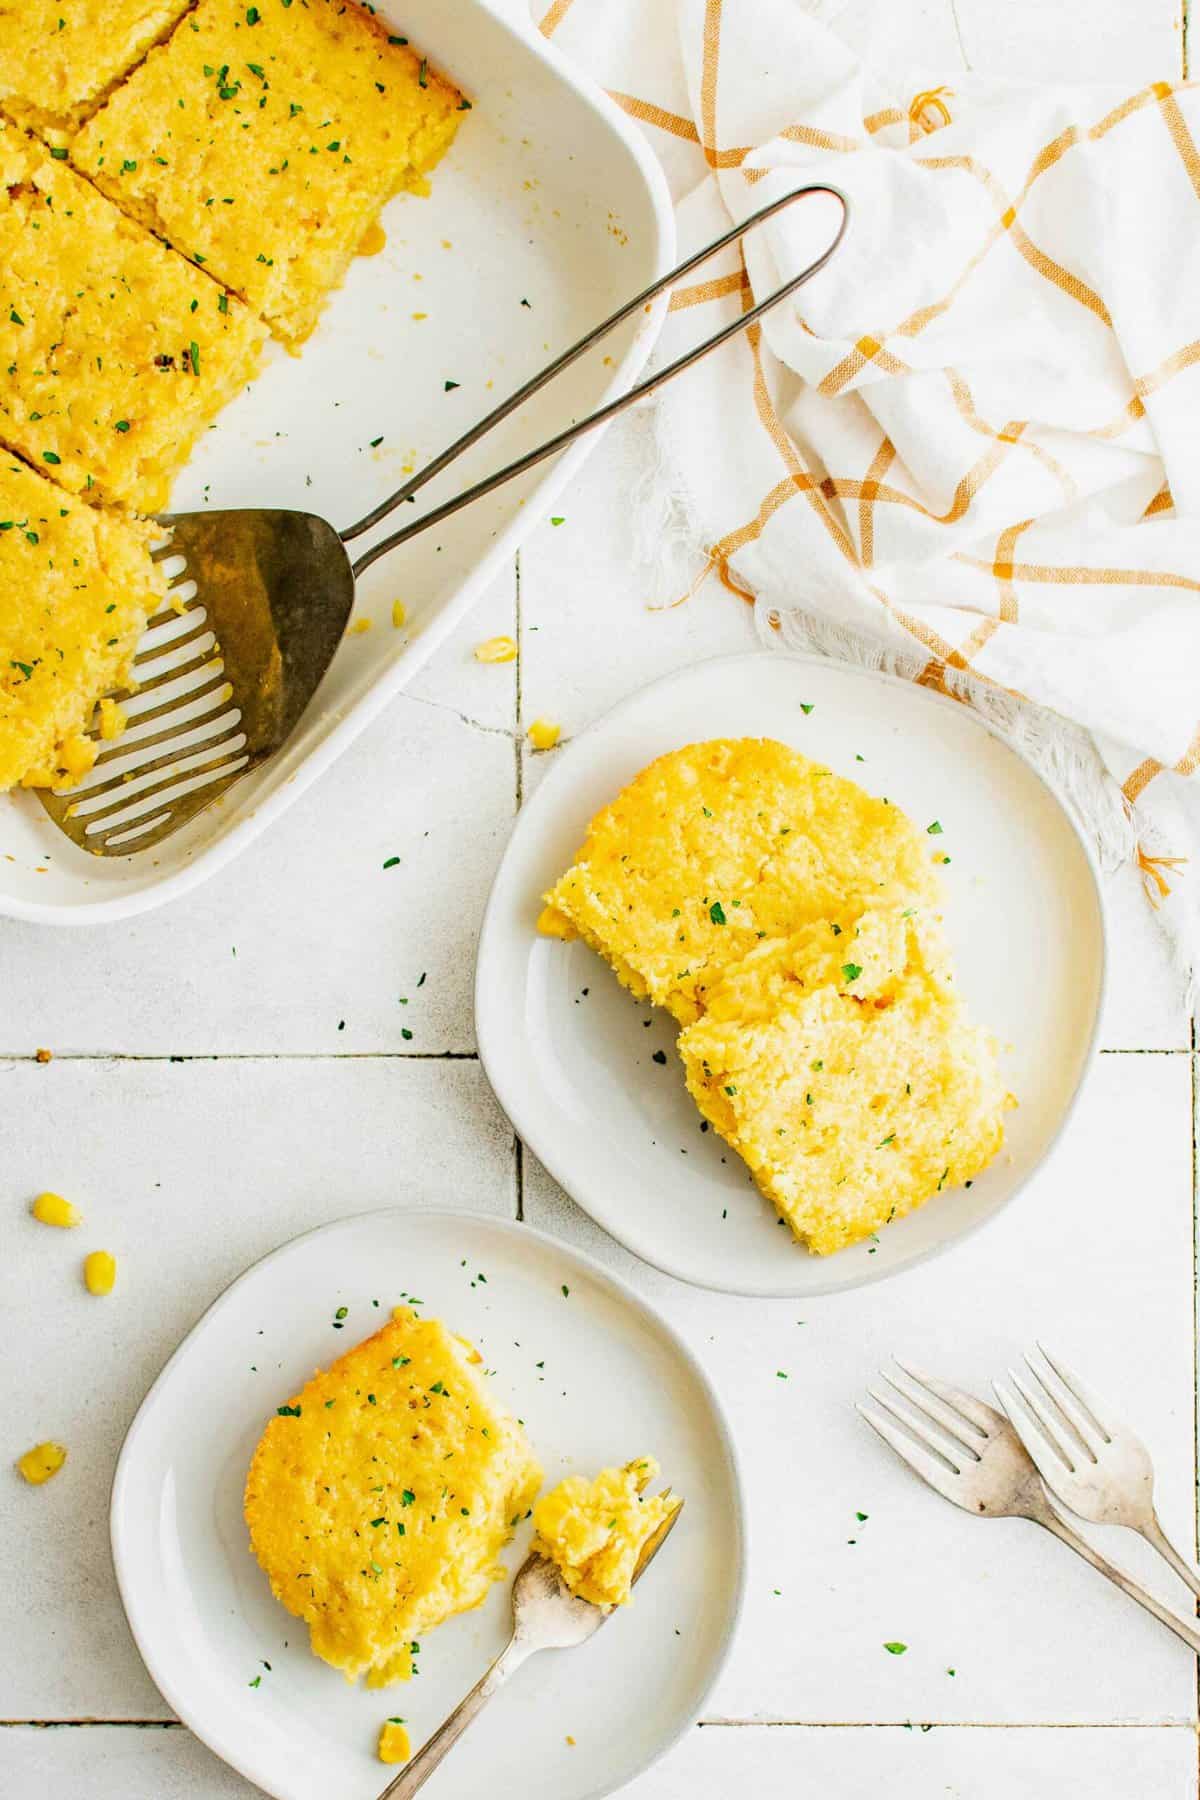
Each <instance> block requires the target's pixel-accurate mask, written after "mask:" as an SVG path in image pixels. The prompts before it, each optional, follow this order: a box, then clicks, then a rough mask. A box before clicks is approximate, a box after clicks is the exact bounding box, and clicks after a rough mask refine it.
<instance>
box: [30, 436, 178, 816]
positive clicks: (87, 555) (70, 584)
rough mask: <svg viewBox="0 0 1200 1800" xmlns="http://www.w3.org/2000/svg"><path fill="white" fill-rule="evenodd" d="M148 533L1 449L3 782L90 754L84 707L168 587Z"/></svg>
mask: <svg viewBox="0 0 1200 1800" xmlns="http://www.w3.org/2000/svg"><path fill="white" fill-rule="evenodd" d="M150 536H151V527H149V526H146V525H142V524H138V523H134V522H132V521H128V520H125V519H123V518H121V517H120V515H119V514H116V513H107V512H100V511H99V510H97V509H96V508H95V507H91V506H85V505H84V503H83V501H82V500H79V499H76V498H74V497H73V496H72V495H69V494H64V493H63V492H62V490H61V489H60V488H56V487H54V486H53V485H52V484H51V483H50V482H49V481H46V480H44V479H43V477H42V476H41V475H37V474H35V473H34V472H33V470H32V469H28V468H26V466H25V464H24V463H22V462H19V461H18V460H17V458H16V457H14V456H10V455H7V454H3V453H0V594H2V595H3V602H2V603H0V789H3V788H9V787H12V786H13V785H14V783H16V782H24V783H25V784H26V785H27V786H29V787H49V786H53V785H56V784H57V783H58V782H59V781H60V780H62V779H64V778H70V777H72V776H79V775H82V774H84V773H85V772H86V771H87V769H88V768H89V767H90V766H91V763H92V762H93V761H94V759H95V754H96V750H95V745H94V744H93V743H92V742H91V741H90V740H89V739H86V738H84V737H83V736H82V733H83V732H84V731H85V729H86V728H87V725H88V723H89V721H90V719H91V715H92V708H93V707H94V705H95V703H96V701H97V699H98V698H99V696H100V695H101V694H102V693H103V692H104V691H105V689H106V688H110V687H113V686H115V685H116V684H117V682H119V681H120V680H121V679H122V677H123V675H124V672H125V669H126V666H127V664H128V662H129V659H130V656H131V655H132V652H133V649H134V646H135V644H136V643H137V639H138V637H139V635H140V633H141V629H142V626H143V625H144V624H145V621H146V619H147V617H148V616H149V614H150V613H152V612H153V611H154V610H155V609H156V607H157V606H158V604H159V602H160V601H161V599H162V598H163V596H164V593H165V583H164V582H163V580H162V578H161V576H160V575H159V573H158V570H157V568H156V566H155V564H154V563H152V562H151V560H150V557H149V554H148V550H147V544H148V540H149V538H150Z"/></svg>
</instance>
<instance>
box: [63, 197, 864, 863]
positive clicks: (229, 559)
mask: <svg viewBox="0 0 1200 1800" xmlns="http://www.w3.org/2000/svg"><path fill="white" fill-rule="evenodd" d="M818 196H820V197H822V198H823V200H824V202H825V203H826V206H825V214H826V218H825V219H824V220H823V222H825V223H827V225H828V231H827V233H826V234H825V235H824V236H823V237H822V241H823V242H825V246H826V247H825V248H824V249H823V251H822V253H821V254H820V255H819V256H817V257H816V258H815V259H814V261H812V262H811V263H809V264H808V265H807V267H805V268H804V269H802V270H801V272H800V274H798V275H795V276H793V277H792V278H791V280H789V281H786V282H784V283H783V284H782V285H781V286H780V287H778V288H776V289H775V291H774V292H773V293H771V294H769V295H768V296H767V298H766V299H765V300H761V301H759V302H758V304H757V305H755V306H751V307H749V308H748V309H747V310H746V311H745V312H744V313H743V314H742V315H741V317H740V318H738V319H735V320H734V321H733V322H732V323H731V324H729V325H726V326H724V327H723V328H722V329H721V330H720V331H718V332H716V333H715V334H714V335H713V336H712V337H710V338H707V339H706V340H705V341H704V342H703V343H702V344H699V345H697V346H696V348H695V349H693V350H689V351H688V352H687V354H686V355H684V356H680V357H678V358H677V359H676V360H675V361H674V362H673V363H669V364H667V365H666V367H664V368H662V369H659V370H657V371H656V372H655V373H654V374H653V375H651V376H649V377H648V378H647V379H646V380H645V381H642V382H639V383H638V384H637V385H636V386H635V387H632V388H630V389H629V390H628V392H627V393H624V394H621V395H620V396H618V398H617V399H615V400H610V401H609V402H608V403H607V404H606V405H604V406H601V407H599V408H598V409H597V410H596V411H595V412H594V413H591V414H589V415H588V417H587V418H584V419H580V420H577V421H576V422H575V423H573V424H571V425H568V426H567V427H566V428H565V429H564V430H562V431H560V432H557V433H556V434H555V435H554V436H553V437H551V438H548V439H547V440H546V441H545V443H543V444H539V445H538V446H537V448H536V449H533V450H530V451H527V452H526V453H525V455H523V456H520V457H518V458H517V459H516V460H515V461H514V462H511V463H509V464H507V466H506V467H504V468H502V469H501V470H499V471H498V473H496V474H494V475H489V476H488V477H487V478H486V479H485V480H482V481H477V482H476V483H475V484H474V485H473V486H471V487H469V488H467V489H466V490H465V491H464V492H463V493H461V494H458V495H457V496H455V498H453V499H451V500H447V501H445V502H444V503H443V504H442V505H440V506H437V507H435V508H434V509H433V510H432V511H431V512H428V513H426V514H425V515H424V516H423V517H422V518H419V519H416V520H414V521H413V522H412V523H411V524H409V525H405V526H404V527H402V529H400V530H399V531H394V532H392V533H391V534H390V535H389V536H387V537H384V538H381V539H380V540H379V542H377V543H375V544H372V545H371V547H370V549H368V550H365V551H364V552H363V554H362V555H361V556H359V557H358V559H357V561H353V562H352V561H351V559H350V556H349V554H348V552H347V550H346V545H347V544H349V543H351V542H352V541H353V540H354V539H355V538H357V537H360V536H361V535H362V533H363V532H365V531H369V530H370V529H371V528H372V527H373V526H375V525H378V524H379V523H380V521H381V520H383V519H385V518H387V516H388V515H389V514H390V513H392V512H394V511H395V509H396V508H397V507H398V506H402V505H404V503H405V502H406V501H409V500H411V499H412V498H413V496H414V495H415V494H417V493H418V492H419V491H420V489H421V488H423V487H424V486H425V484H426V483H427V482H429V481H431V480H432V479H433V477H434V476H435V475H438V474H440V473H441V471H442V470H443V469H445V468H447V467H448V466H449V465H450V464H451V463H452V462H454V461H456V460H457V458H458V457H460V456H461V455H462V454H463V453H464V452H465V451H466V450H469V449H470V448H471V446H472V445H474V444H476V443H478V442H479V440H480V438H482V437H484V436H485V435H486V434H487V433H488V432H489V431H491V430H492V428H493V427H494V426H496V425H498V424H499V423H500V422H501V420H503V419H506V418H508V416H509V414H510V413H513V412H515V411H516V409H517V408H518V407H519V406H521V405H522V404H523V403H524V402H525V401H526V400H528V399H529V398H530V397H531V396H532V395H534V394H536V393H538V392H539V391H540V390H541V389H542V388H544V387H545V386H546V385H547V383H548V382H550V381H552V380H553V379H554V377H555V376H556V375H558V374H559V373H560V372H561V371H562V370H563V369H566V368H568V367H569V366H570V365H571V364H572V363H573V362H575V361H576V360H577V359H578V358H579V357H581V356H583V355H584V354H585V353H586V352H587V351H588V350H590V349H591V348H592V346H593V345H594V344H596V343H597V342H599V340H600V339H601V338H602V337H604V336H605V335H606V334H607V333H608V332H610V331H611V330H613V329H614V327H616V326H617V325H620V324H622V323H623V322H624V321H625V320H626V319H628V318H631V317H633V315H634V314H635V313H639V312H641V311H642V309H643V308H644V307H645V306H646V305H647V303H648V302H649V301H651V300H653V299H654V298H655V297H656V296H657V295H659V294H661V293H663V292H665V291H666V290H667V289H668V288H671V287H674V285H675V284H676V282H678V281H680V280H681V279H682V278H683V277H684V276H685V275H688V274H690V273H691V271H692V270H693V269H695V268H697V267H698V266H699V265H700V264H701V263H703V262H706V261H707V260H708V258H709V257H710V256H714V255H716V253H717V252H718V251H720V250H724V249H725V248H726V247H727V246H728V245H730V244H732V243H734V242H736V240H737V239H738V238H740V237H741V236H742V235H743V233H744V232H747V231H749V230H750V229H751V227H753V226H755V225H760V224H762V223H763V222H764V221H765V220H767V219H770V218H772V217H774V215H775V214H776V213H778V212H781V211H782V210H783V208H784V207H786V206H790V205H792V203H793V202H794V201H796V200H800V199H803V198H805V197H809V198H814V199H815V198H816V197H818ZM847 218H848V207H847V203H846V200H845V198H844V197H843V196H842V195H841V194H840V193H839V192H838V191H837V190H836V189H835V188H831V187H827V186H825V185H823V184H820V185H814V186H810V187H802V188H797V189H795V190H794V191H793V192H791V193H789V194H785V195H784V196H783V198H782V199H779V200H774V201H772V202H771V204H770V205H769V206H764V207H762V208H761V209H760V210H759V211H758V212H756V213H754V214H752V215H751V217H750V218H748V219H747V220H746V221H745V222H744V223H743V224H741V225H735V226H734V227H733V228H732V229H731V230H730V231H727V232H725V233H724V235H723V236H722V237H719V238H717V239H716V240H715V242H713V243H711V244H708V245H706V246H705V248H704V249H703V250H699V251H697V252H696V254H695V255H694V256H689V257H688V258H687V259H686V260H685V261H684V262H682V263H680V264H679V266H678V267H677V268H675V269H672V270H671V272H670V274H669V275H664V276H662V277H661V279H660V280H658V281H655V282H652V283H651V285H650V286H649V287H647V288H643V290H642V292H641V293H640V294H635V295H634V297H633V298H632V299H631V300H628V301H626V303H625V305H624V306H622V307H620V308H618V310H617V311H616V312H614V313H613V314H612V315H611V317H610V318H607V319H605V320H604V322H603V323H602V324H600V325H597V326H596V327H595V328H594V330H592V331H589V332H588V333H587V335H586V336H585V337H582V338H580V339H579V341H578V343H576V344H573V345H572V346H571V348H570V349H569V350H566V351H564V352H563V353H562V355H561V356H558V357H556V358H555V359H554V361H553V362H551V363H549V364H547V366H546V367H545V368H544V369H542V370H541V371H540V373H538V374H537V375H535V376H533V377H532V379H531V380H529V381H527V382H526V383H525V384H524V386H523V387H520V388H518V389H517V390H516V391H515V393H513V394H511V395H510V396H509V397H508V399H507V400H505V401H503V402H502V403H501V404H500V405H499V406H497V407H496V408H495V409H494V411H492V412H490V413H488V415H487V417H486V418H484V419H482V420H480V422H479V424H477V425H475V426H473V427H472V429H471V430H470V431H468V432H466V433H465V434H464V435H463V436H462V437H460V438H458V439H457V440H456V441H455V442H454V443H453V444H451V445H450V447H449V448H448V449H447V450H443V451H442V453H441V455H440V456H436V457H434V459H433V461H432V462H430V463H427V464H426V466H425V467H424V468H423V469H421V470H419V471H418V472H417V474H415V475H413V476H412V477H411V478H410V479H409V480H408V481H407V482H405V484H404V486H403V487H401V488H398V489H397V490H396V492H395V493H394V494H391V495H390V496H389V497H388V498H387V499H386V500H384V501H382V502H381V503H380V504H379V505H378V506H376V507H375V508H374V509H373V510H372V511H371V512H369V513H367V514H366V515H365V516H364V517H363V518H361V519H359V520H358V521H357V522H356V523H355V524H353V525H351V526H349V527H348V528H347V529H346V530H344V531H338V530H336V529H335V528H334V526H332V525H330V524H328V523H327V522H326V521H325V520H324V519H320V518H318V517H317V516H316V515H315V514H313V513H302V512H286V511H257V510H238V511H229V512H204V513H176V514H171V515H168V516H166V517H165V518H164V519H163V520H162V524H163V525H164V527H166V528H168V530H169V534H170V535H169V539H168V541H167V542H166V543H165V544H164V546H163V547H162V548H161V549H160V550H159V551H158V552H157V553H156V554H157V555H158V556H160V557H161V558H163V559H165V560H164V568H165V571H166V573H167V576H168V579H169V580H170V581H171V583H172V584H173V585H172V587H171V595H170V597H171V605H170V606H168V607H167V608H166V609H164V610H163V611H161V612H159V613H158V614H157V615H156V616H155V617H154V618H153V619H151V620H150V622H149V624H148V626H147V628H146V632H145V635H144V636H143V638H142V640H141V642H140V644H139V646H138V650H137V654H136V656H135V658H134V665H133V676H134V680H133V683H132V684H131V685H130V686H129V687H127V688H125V689H122V690H119V691H117V692H116V694H115V695H114V696H113V697H114V698H115V699H116V700H117V702H118V704H119V705H120V707H121V708H122V710H123V711H124V713H125V715H126V718H127V720H128V723H127V725H126V728H125V730H124V731H123V732H122V733H121V734H120V736H118V737H116V738H112V739H109V740H102V739H100V737H99V720H98V718H97V720H96V721H95V722H94V724H93V727H92V735H93V736H94V737H95V739H96V741H97V743H98V746H99V747H98V752H97V757H96V762H95V766H94V767H93V768H92V769H91V770H90V772H89V773H88V774H87V775H85V776H84V777H83V779H82V780H81V781H79V782H77V783H76V784H74V785H73V786H71V787H69V788H60V789H54V790H44V789H43V790H40V797H41V800H42V804H43V805H44V806H45V808H46V811H47V812H48V813H49V814H50V817H51V818H52V819H53V820H54V822H55V824H56V825H57V826H58V827H59V828H60V830H62V831H64V832H65V833H66V835H67V836H68V837H69V838H70V839H71V841H72V843H74V844H77V845H78V846H79V847H80V848H81V849H85V850H89V851H91V852H93V853H94V854H96V855H100V856H127V855H129V854H130V853H131V852H133V851H138V850H147V849H150V848H151V847H152V846H154V845H155V844H159V843H161V842H162V840H163V839H164V838H166V837H169V836H170V835H171V833H172V832H174V831H178V830H179V829H180V828H181V827H182V826H184V825H186V824H187V823H188V821H189V820H190V819H192V818H194V817H195V815H196V814H197V813H198V812H200V811H201V810H202V809H203V808H204V807H206V806H211V805H212V804H213V802H214V801H215V800H217V799H219V798H220V797H221V795H222V794H224V793H225V792H226V791H227V790H228V789H229V787H230V786H231V785H232V784H233V783H234V782H235V781H237V780H238V779H239V778H240V777H241V776H243V775H247V774H249V773H250V771H251V770H252V769H254V768H257V767H258V765H259V764H260V763H262V762H264V761H265V760H266V758H267V757H269V756H271V755H273V754H274V752H275V751H276V750H278V749H279V748H280V746H281V745H282V744H283V743H284V742H285V741H286V739H287V738H288V736H289V735H290V734H291V732H292V730H293V729H294V728H295V726H296V724H297V722H298V721H299V719H300V717H301V714H302V713H303V712H304V710H305V708H306V707H307V705H308V703H309V701H310V700H311V699H312V697H313V694H314V693H315V692H316V690H317V688H318V686H319V685H320V682H321V679H322V677H323V676H324V674H325V671H326V669H327V668H328V667H329V664H330V662H331V661H332V660H333V656H334V653H335V651H336V650H337V647H338V644H339V643H340V641H341V638H342V634H343V632H344V631H345V628H346V623H347V620H348V619H349V617H350V613H351V609H352V607H353V604H354V583H355V581H356V579H357V578H358V576H359V575H361V574H362V573H363V571H364V570H365V569H369V568H370V566H371V564H372V563H374V562H377V561H378V560H379V558H380V557H381V556H385V555H386V554H387V552H388V551H389V550H394V549H395V548H396V547H397V546H398V545H400V544H404V543H407V542H408V540H409V539H410V538H413V537H416V535H417V534H418V532H421V531H427V530H429V529H430V527H431V526H434V525H437V524H440V522H441V521H442V520H443V519H447V518H449V517H450V516H451V515H452V514H453V513H456V512H458V511H459V510H460V509H461V508H462V507H464V506H469V505H470V504H471V502H472V501H473V500H478V499H481V498H482V497H483V496H484V495H485V494H490V493H491V492H492V491H493V490H494V489H495V488H498V487H501V486H502V485H503V484H504V483H505V482H507V481H512V480H513V479H514V478H515V477H516V476H518V475H522V474H524V473H525V471H526V470H527V469H532V468H533V467H535V465H536V464H538V463H540V462H543V461H544V460H545V459H546V458H547V457H549V456H554V455H555V454H557V452H558V451H559V450H562V449H564V448H565V447H566V446H567V445H568V444H570V443H572V442H573V441H574V440H575V439H576V438H577V437H580V436H582V434H583V433H584V432H585V431H591V430H592V429H593V428H594V427H595V426H597V425H600V424H603V422H604V421H605V420H606V419H611V418H614V417H615V416H616V414H617V413H620V412H624V411H625V409H626V408H627V407H630V406H632V405H633V404H634V403H635V401H638V400H641V399H643V398H644V397H645V396H646V395H647V394H652V393H653V392H654V391H655V389H657V388H660V387H662V386H663V384H664V383H665V382H668V381H670V380H671V379H672V377H673V376H675V375H678V374H680V373H681V372H682V370H684V369H687V368H690V367H691V366H692V364H693V363H696V362H699V360H700V358H701V357H702V356H707V355H708V354H709V352H710V351H712V350H715V349H716V348H717V346H718V345H720V344H723V343H725V342H726V341H727V340H728V339H729V338H731V337H733V336H734V335H735V333H737V332H739V331H744V330H745V329H746V327H747V326H749V325H752V324H753V323H754V322H755V320H756V319H760V318H761V317H762V316H763V314H764V313H765V312H768V311H770V309H771V308H772V307H773V306H778V305H779V303H780V302H781V301H782V300H786V299H787V297H788V295H789V294H793V293H795V291H796V289H797V288H798V287H800V286H802V285H803V283H804V282H806V281H808V280H809V279H810V278H811V277H812V276H813V275H815V274H816V273H817V271H818V270H819V269H822V268H823V267H824V266H825V264H826V263H827V262H828V261H829V258H830V257H831V256H832V255H833V253H834V251H835V250H836V249H837V247H838V245H839V244H840V242H841V240H842V237H843V235H844V233H845V229H846V222H847Z"/></svg>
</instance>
